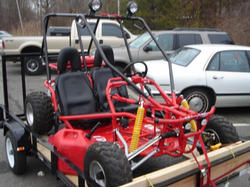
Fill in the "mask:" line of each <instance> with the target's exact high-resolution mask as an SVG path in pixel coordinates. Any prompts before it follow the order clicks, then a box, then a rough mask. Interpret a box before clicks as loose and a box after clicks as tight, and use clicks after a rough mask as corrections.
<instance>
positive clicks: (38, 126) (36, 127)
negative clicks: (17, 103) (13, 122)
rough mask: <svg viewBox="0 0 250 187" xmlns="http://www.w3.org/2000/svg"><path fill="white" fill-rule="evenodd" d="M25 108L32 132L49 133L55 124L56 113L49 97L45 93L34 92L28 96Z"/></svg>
mask: <svg viewBox="0 0 250 187" xmlns="http://www.w3.org/2000/svg"><path fill="white" fill-rule="evenodd" d="M25 107H26V118H27V122H28V125H29V126H30V128H31V130H32V131H33V132H36V133H38V134H46V133H48V132H49V131H50V130H51V128H52V127H53V124H54V118H53V117H54V115H53V113H54V112H53V107H52V104H51V100H50V98H49V96H48V95H47V94H45V93H44V92H33V93H31V94H29V95H28V96H27V98H26V102H25Z"/></svg>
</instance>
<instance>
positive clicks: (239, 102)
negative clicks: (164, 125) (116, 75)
mask: <svg viewBox="0 0 250 187" xmlns="http://www.w3.org/2000/svg"><path fill="white" fill-rule="evenodd" d="M170 60H171V61H172V63H173V64H172V67H173V73H174V82H175V92H176V93H177V94H183V95H184V96H185V98H186V99H187V101H188V102H189V106H190V108H191V109H193V110H195V111H197V112H204V111H207V110H209V109H210V108H211V106H213V105H215V106H216V107H240V106H250V47H244V46H236V45H214V44H212V45H188V46H185V47H183V48H181V49H179V50H177V51H176V52H174V53H173V54H172V55H171V56H170ZM145 63H146V64H147V66H148V74H147V77H149V78H151V79H153V80H154V81H155V82H156V83H158V84H159V85H160V87H161V88H162V89H163V90H164V91H165V92H166V93H170V81H169V73H168V63H167V62H166V61H165V60H155V61H146V62H145ZM136 69H139V70H140V69H141V68H140V67H136ZM151 90H152V93H153V94H157V91H156V89H155V88H151Z"/></svg>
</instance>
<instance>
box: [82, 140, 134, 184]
mask: <svg viewBox="0 0 250 187" xmlns="http://www.w3.org/2000/svg"><path fill="white" fill-rule="evenodd" d="M84 174H85V177H86V180H87V183H88V186H91V187H92V186H101V187H114V186H120V185H122V184H125V183H128V182H130V181H131V180H132V171H131V168H130V164H129V162H128V159H127V158H126V156H125V154H124V153H123V151H122V150H121V149H120V148H119V147H118V146H117V145H116V144H114V143H110V142H97V143H94V144H92V145H91V146H90V147H89V148H88V149H87V151H86V153H85V156H84Z"/></svg>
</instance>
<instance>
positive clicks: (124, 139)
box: [0, 0, 250, 187]
mask: <svg viewBox="0 0 250 187" xmlns="http://www.w3.org/2000/svg"><path fill="white" fill-rule="evenodd" d="M101 5H102V3H101V1H99V0H93V1H90V3H89V6H90V13H89V14H48V15H46V16H45V17H44V20H43V51H41V53H38V54H30V55H33V56H34V55H38V56H40V58H41V60H43V61H44V63H45V64H46V71H47V80H45V81H44V83H43V84H44V86H45V87H46V89H47V91H48V93H44V92H40V91H39V92H32V93H30V94H27V87H26V85H27V82H26V76H25V72H24V60H23V59H24V56H21V57H20V59H21V79H20V80H21V90H22V94H21V96H22V102H23V113H22V114H15V113H13V112H11V111H10V103H9V99H10V98H9V92H10V91H11V90H9V84H8V68H7V67H8V66H7V63H8V62H7V61H8V58H9V59H11V57H13V56H10V55H4V54H3V55H2V78H3V94H4V104H3V105H0V127H2V128H3V135H4V136H5V147H6V154H7V160H8V165H9V168H10V169H11V170H12V171H13V172H14V173H15V174H22V173H23V172H24V171H25V167H26V164H27V161H26V158H27V156H35V157H36V158H38V159H40V160H41V161H42V162H43V163H44V164H45V165H46V166H47V167H48V168H49V169H50V170H51V171H52V173H53V174H55V176H56V177H58V178H60V179H61V180H62V181H63V182H64V183H65V184H66V185H67V186H77V187H82V186H86V185H88V186H104V187H106V186H120V185H124V186H135V185H140V186H149V185H151V186H167V185H172V186H179V185H181V184H185V186H216V184H217V183H218V182H220V181H221V180H223V179H224V178H225V177H227V176H228V175H231V174H235V173H237V172H239V171H240V170H243V169H245V168H249V156H250V155H249V153H250V152H249V149H250V142H249V141H246V142H239V137H238V134H237V132H236V130H235V128H234V127H233V125H232V124H231V123H230V122H228V121H226V120H225V119H224V118H223V117H220V116H216V115H213V113H214V111H215V108H214V107H212V108H211V109H210V110H209V111H207V112H205V113H201V114H200V113H197V112H195V111H192V110H190V109H189V106H188V103H187V101H186V100H185V98H183V96H182V95H180V96H177V95H176V94H175V92H174V80H173V72H172V69H171V61H170V59H169V58H168V56H167V55H166V54H165V53H164V51H163V50H162V48H161V46H160V45H159V44H158V42H157V40H156V39H155V37H154V36H153V34H152V32H151V30H150V29H149V27H148V25H147V24H146V23H145V21H144V20H143V19H142V18H139V17H134V16H133V14H134V13H135V12H136V10H137V8H138V6H137V4H136V3H135V2H129V4H128V10H127V15H126V16H120V15H108V14H102V15H95V12H96V11H98V10H99V9H100V8H101ZM52 17H62V18H65V17H71V18H73V19H75V21H76V23H77V28H78V31H79V30H80V27H82V28H83V27H86V28H87V29H88V32H89V34H90V35H91V37H92V40H91V42H90V46H89V47H88V51H84V50H83V49H84V48H83V45H82V42H81V36H80V33H78V36H79V44H80V48H81V51H80V52H79V51H78V50H76V49H74V48H70V47H67V48H64V49H62V50H61V51H60V53H59V54H58V60H57V62H56V63H49V60H48V59H49V56H50V54H49V53H48V48H47V41H46V34H47V28H48V22H49V19H50V18H52ZM89 19H96V20H97V22H96V26H95V27H94V28H92V27H90V25H89V23H88V21H87V20H89ZM100 19H111V20H116V21H117V22H118V23H119V24H120V28H121V33H122V35H123V37H124V43H125V46H126V51H127V52H128V54H129V57H130V61H131V63H130V64H129V65H128V66H127V67H125V68H124V70H123V72H121V71H120V70H118V69H117V68H116V67H115V64H114V58H113V52H112V48H110V47H109V46H103V45H100V44H99V43H98V41H97V39H96V37H95V30H96V28H97V25H98V22H99V20H100ZM124 20H126V21H132V23H133V25H134V26H135V27H136V28H138V29H145V30H146V31H147V32H148V33H149V35H150V36H151V37H152V40H154V41H155V43H156V45H157V47H158V48H159V49H160V51H161V52H162V55H163V57H164V58H165V59H166V60H167V62H168V64H169V74H170V80H171V95H167V94H166V93H164V92H163V90H162V89H161V88H160V87H159V86H158V85H157V84H156V83H155V82H154V81H153V80H151V79H149V78H147V77H146V74H147V66H146V64H145V63H144V62H134V61H133V59H132V56H131V53H130V50H129V46H128V43H127V38H126V35H125V33H124V30H123V21H124ZM138 22H139V24H138ZM92 43H94V44H95V46H96V48H97V49H96V52H95V56H94V57H93V56H89V55H90V49H91V45H92ZM126 51H125V52H126ZM26 55H29V54H26ZM52 55H55V54H52ZM136 63H139V64H140V65H142V66H144V68H145V70H144V71H143V72H137V70H136V69H135V68H134V67H133V65H134V64H136ZM93 67H94V68H93ZM51 69H54V70H56V72H57V75H56V78H55V79H54V78H53V77H52V76H51ZM148 85H151V86H155V87H156V88H157V89H158V90H159V92H160V94H161V96H162V98H163V100H164V101H163V102H159V101H157V100H155V99H154V96H153V95H152V93H151V91H150V89H149V87H148ZM127 88H130V89H131V90H133V92H135V93H136V97H135V98H134V97H132V96H131V95H130V94H129V93H128V92H127ZM220 147H223V148H220ZM195 152H197V154H196V153H195ZM163 155H169V156H171V157H180V156H184V157H187V158H190V159H188V160H186V161H184V162H181V163H178V164H177V165H173V166H170V167H167V168H164V169H161V170H159V171H155V172H153V173H149V174H145V175H143V176H140V177H138V178H134V179H133V172H134V171H135V170H136V169H137V168H138V167H139V166H141V165H143V164H145V163H146V161H148V160H149V159H150V158H152V157H155V158H158V157H160V156H163ZM190 155H191V157H190ZM232 163H233V164H232ZM225 170H226V171H225Z"/></svg>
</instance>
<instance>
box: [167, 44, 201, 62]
mask: <svg viewBox="0 0 250 187" xmlns="http://www.w3.org/2000/svg"><path fill="white" fill-rule="evenodd" d="M199 53H200V50H198V49H194V48H187V47H184V48H180V49H178V50H176V51H175V52H174V53H172V54H171V55H170V60H171V62H172V63H175V64H178V65H181V66H187V65H188V64H189V63H190V62H192V60H193V59H194V58H195V57H196V56H197V55H198V54H199Z"/></svg>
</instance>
